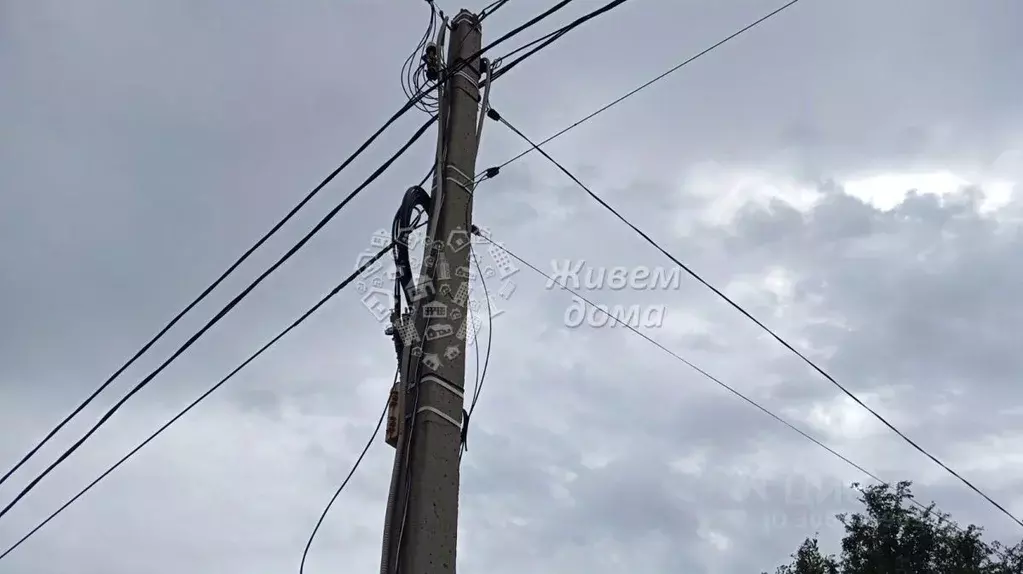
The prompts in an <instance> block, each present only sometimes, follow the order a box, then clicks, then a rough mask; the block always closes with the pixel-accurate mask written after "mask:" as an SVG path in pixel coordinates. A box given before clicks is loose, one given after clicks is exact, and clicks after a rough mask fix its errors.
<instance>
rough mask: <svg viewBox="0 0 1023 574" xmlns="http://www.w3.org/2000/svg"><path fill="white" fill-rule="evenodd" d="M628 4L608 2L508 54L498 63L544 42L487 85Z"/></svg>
mask: <svg viewBox="0 0 1023 574" xmlns="http://www.w3.org/2000/svg"><path fill="white" fill-rule="evenodd" d="M626 2H628V0H613V1H612V2H608V3H607V4H604V5H603V6H601V7H600V8H597V9H596V10H593V11H591V12H589V13H587V14H585V15H584V16H581V17H579V18H577V19H575V20H574V21H572V22H571V23H569V24H567V25H565V26H562V27H561V28H560V29H558V30H555V31H553V32H551V33H549V34H547V35H545V36H541V37H540V38H537V39H536V40H533V41H532V42H529V43H528V44H526V45H524V46H520V47H519V48H517V49H515V50H513V51H512V52H509V53H508V54H505V55H504V56H502V57H501V58H498V61H499V62H500V60H503V59H504V58H507V57H508V56H510V55H511V54H514V53H517V52H519V51H521V50H523V49H525V48H526V47H529V46H531V45H533V44H537V43H540V42H542V43H540V45H539V46H536V47H535V48H533V49H532V50H530V51H529V52H527V53H525V54H523V55H522V56H520V57H518V58H516V59H515V60H514V61H512V62H509V63H508V64H501V68H500V70H498V71H497V72H496V73H495V74H494V77H493V79H490V78H488V79H487V83H489V82H491V81H496V80H497V79H498V78H500V77H501V76H503V75H504V74H506V73H508V72H509V71H511V69H512V68H514V67H515V66H517V65H519V63H520V62H522V61H523V60H526V59H527V58H529V57H531V56H533V55H534V54H536V53H537V52H539V51H540V50H543V49H544V48H546V47H547V46H549V45H551V43H553V42H555V41H557V40H558V39H559V38H561V37H562V36H564V35H565V34H567V33H568V32H571V31H572V30H573V29H575V28H577V27H579V26H581V25H583V24H585V23H586V22H589V21H590V20H592V19H594V18H596V17H597V16H600V15H601V14H604V13H606V12H610V11H611V10H614V9H615V8H617V7H619V6H621V5H622V4H624V3H626ZM502 167H503V166H502Z"/></svg>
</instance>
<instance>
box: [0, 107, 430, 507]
mask: <svg viewBox="0 0 1023 574" xmlns="http://www.w3.org/2000/svg"><path fill="white" fill-rule="evenodd" d="M436 119H437V117H436V116H433V117H431V118H430V119H429V120H427V121H426V122H424V123H423V125H422V126H420V128H419V129H418V130H417V131H416V133H415V134H413V135H412V137H411V138H409V140H408V141H407V142H405V144H404V145H402V147H401V148H400V149H399V150H398V151H397V152H395V154H394V155H392V156H391V157H390V158H389V159H388V160H387V161H385V162H384V163H383V164H382V165H381V166H380V167H378V168H377V169H376V171H374V172H373V173H372V174H371V175H370V176H369V177H368V178H367V179H366V180H365V181H364V182H363V183H362V184H361V185H360V186H359V187H357V188H355V190H354V191H352V192H351V193H350V194H348V196H347V197H346V198H345V199H344V200H342V201H341V203H339V204H337V205H336V206H335V207H334V208H333V209H332V210H331V211H330V212H329V213H327V215H326V216H325V217H324V218H323V219H321V220H320V222H319V223H317V224H316V225H315V226H314V227H313V228H312V229H311V230H310V231H309V232H308V233H307V234H306V235H305V236H304V237H303V238H302V239H301V240H299V241H298V243H296V244H295V245H294V246H293V247H292V248H291V249H289V250H288V251H287V253H285V254H284V255H283V256H282V257H281V258H280V259H278V260H277V262H276V263H274V264H273V265H272V266H271V267H270V268H269V269H267V270H266V271H264V272H263V273H262V274H261V275H260V276H259V277H257V278H256V280H255V281H253V282H252V283H250V284H249V286H248V287H246V288H245V289H244V290H243V291H242V292H241V293H239V294H238V295H237V296H235V298H234V299H232V300H231V302H229V303H228V304H227V305H226V306H224V307H223V308H222V309H221V310H220V311H219V312H218V313H217V314H216V315H215V316H214V317H213V318H212V319H210V320H209V321H208V322H207V323H206V324H205V325H204V326H203V327H202V329H200V330H199V331H198V332H196V333H195V334H194V335H192V336H191V337H189V339H188V340H187V341H185V343H184V344H183V345H181V347H179V348H178V350H177V351H175V352H174V354H172V355H171V356H170V357H169V358H168V359H167V360H165V361H164V362H163V363H162V364H161V365H160V366H159V367H157V368H156V369H155V370H154V371H153V372H151V373H150V374H149V375H147V376H146V378H144V379H142V380H141V381H140V382H139V383H138V384H137V385H135V387H133V388H132V389H131V390H130V391H128V393H127V394H126V395H124V397H122V398H121V399H120V400H119V401H117V403H115V404H114V406H113V407H111V408H110V409H109V410H108V411H107V412H106V413H105V414H104V415H103V416H102V417H101V418H100V419H99V421H98V422H97V423H96V424H95V425H93V426H92V428H90V429H89V431H88V432H86V433H85V435H84V436H82V437H81V438H80V439H78V441H76V442H75V443H74V444H73V445H71V446H70V447H69V448H68V449H66V450H65V451H64V452H63V454H61V455H60V456H59V457H58V458H57V460H56V461H54V462H53V463H52V464H50V466H48V467H47V468H46V469H45V470H44V471H43V472H42V473H41V474H39V475H38V476H36V478H34V479H33V480H32V481H31V482H30V483H29V484H28V486H26V487H25V488H24V489H22V491H21V492H20V493H18V495H17V496H16V497H15V498H14V500H12V501H11V502H10V503H9V504H8V505H7V506H6V507H4V509H3V510H2V511H0V518H2V517H3V516H4V515H6V514H7V513H8V512H10V510H11V509H12V508H13V507H14V505H15V504H17V503H18V502H19V501H20V500H21V499H22V498H24V497H25V495H27V494H28V493H29V492H31V491H32V489H34V488H35V487H36V485H37V484H39V481H41V480H42V479H43V478H44V477H46V475H48V474H49V473H50V472H52V471H53V469H55V468H56V467H57V466H58V465H60V464H61V463H62V462H64V460H66V459H67V458H68V457H69V456H71V454H72V453H73V452H75V451H76V450H78V448H79V447H80V446H82V444H84V443H85V441H86V440H88V439H89V437H91V436H92V435H93V434H94V433H95V432H96V431H97V430H98V429H99V428H100V427H101V426H103V425H104V424H105V423H106V422H107V420H109V419H110V417H112V416H113V415H114V413H115V412H117V411H118V410H119V409H120V408H121V406H122V405H124V403H125V402H127V401H128V399H130V398H131V397H132V396H134V395H135V393H137V392H139V391H140V390H142V388H143V387H145V386H146V385H147V384H149V382H150V381H151V380H153V378H155V377H156V376H157V375H159V374H160V373H161V372H162V371H163V370H164V369H165V368H166V367H167V366H168V365H169V364H170V363H171V362H173V361H174V360H175V359H177V358H178V356H180V355H181V354H182V353H184V352H185V351H186V350H187V349H188V348H189V347H191V346H192V344H193V343H195V342H196V341H197V340H198V339H199V337H201V336H202V335H203V334H205V333H206V331H208V330H209V329H210V328H211V327H212V326H213V325H215V324H216V323H217V322H219V321H220V320H221V319H222V318H223V317H224V316H225V315H227V314H228V313H229V312H230V311H231V310H232V309H234V307H235V306H236V305H238V303H240V302H241V301H242V299H244V298H245V297H246V296H247V295H248V294H249V293H250V292H252V290H253V289H255V288H256V286H257V285H259V284H260V283H261V282H262V281H263V280H264V279H266V278H267V277H268V276H270V274H272V273H273V272H274V271H276V270H277V269H278V268H279V267H280V266H281V265H283V264H284V263H285V262H286V261H287V260H288V259H290V258H291V256H292V255H294V254H295V253H297V252H298V250H299V249H301V248H302V247H303V246H304V245H305V244H306V243H307V242H308V241H309V240H310V239H312V237H313V236H314V235H316V234H317V233H318V232H319V231H320V230H321V229H323V227H324V226H325V225H327V223H328V222H329V221H330V220H331V219H333V218H334V216H335V215H337V214H338V212H340V211H341V209H343V208H344V207H345V206H346V205H347V204H348V202H350V201H351V200H352V199H353V198H354V197H355V196H356V195H358V194H359V193H360V192H361V191H362V190H364V189H365V188H366V187H368V186H369V184H371V183H373V181H374V180H376V179H377V178H378V177H380V175H381V174H382V173H384V171H386V170H387V168H389V167H390V166H391V164H392V163H394V161H395V160H397V159H398V158H399V157H401V155H402V154H404V153H405V151H406V150H408V148H410V147H411V146H412V144H413V143H415V142H416V141H417V140H418V139H419V138H420V137H422V135H423V134H424V133H426V130H427V129H428V128H429V127H430V126H431V125H433V122H434V121H435V120H436Z"/></svg>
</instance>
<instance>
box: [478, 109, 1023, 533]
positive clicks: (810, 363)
mask: <svg viewBox="0 0 1023 574" xmlns="http://www.w3.org/2000/svg"><path fill="white" fill-rule="evenodd" d="M488 115H489V116H490V117H491V118H493V119H495V120H497V121H499V122H501V123H503V124H504V125H505V126H507V127H508V128H509V129H510V130H512V131H513V132H515V133H516V134H517V135H518V136H519V137H521V138H522V139H524V140H525V141H526V142H528V143H529V145H531V146H533V149H535V150H536V151H538V152H540V154H541V155H543V156H544V157H545V158H547V160H548V161H550V162H551V163H553V164H554V165H555V166H556V167H557V168H558V169H559V170H561V172H562V173H564V174H565V175H567V176H568V177H569V178H570V179H571V180H572V181H574V182H575V183H576V185H578V186H579V187H580V188H582V189H583V190H584V191H585V192H586V193H587V194H589V196H590V197H591V198H593V200H594V201H596V202H597V203H599V204H600V205H601V206H602V207H603V208H604V209H607V210H608V211H610V212H611V213H612V214H613V215H614V216H615V217H617V218H618V219H619V220H620V221H621V222H622V223H624V224H625V225H627V226H628V227H629V228H630V229H632V230H633V231H634V232H636V233H637V234H638V235H639V236H640V237H642V238H643V239H644V240H645V241H646V242H647V243H649V244H650V245H651V246H653V247H654V248H655V249H657V250H658V251H660V252H661V254H663V255H664V256H665V257H667V258H668V259H669V260H671V262H672V263H674V264H675V265H678V267H679V268H680V269H682V270H683V271H685V272H686V273H687V274H689V276H690V277H692V278H693V279H695V280H696V281H698V282H699V283H700V284H701V285H703V286H704V287H706V288H707V289H710V290H711V292H713V293H714V294H715V295H717V296H718V297H719V298H720V299H722V300H723V301H725V302H726V303H728V304H729V305H730V306H731V307H732V308H733V309H735V310H736V311H738V312H739V313H741V314H742V315H743V316H744V317H746V318H747V319H749V320H750V321H752V322H753V323H754V324H755V325H757V326H758V327H760V329H762V330H763V331H764V332H765V333H767V334H768V335H770V336H771V338H773V339H774V340H775V341H777V342H778V343H780V344H781V345H782V346H783V347H785V348H786V349H788V350H789V351H790V352H791V353H793V354H794V355H796V356H797V357H799V358H800V359H802V360H803V362H804V363H806V364H807V365H808V366H809V367H810V368H812V369H813V370H814V371H816V372H817V373H818V374H820V375H821V376H822V377H824V378H825V379H826V380H827V381H828V382H830V383H831V384H832V385H834V386H835V387H837V388H838V389H839V390H840V391H842V392H843V393H844V394H845V395H846V396H847V397H849V398H850V399H852V400H853V401H854V402H855V403H856V404H857V405H859V406H860V407H862V408H863V409H864V410H866V411H867V412H868V413H870V414H871V415H872V416H873V417H874V418H875V419H877V420H878V421H880V422H881V423H882V424H884V425H885V426H886V427H888V429H889V430H891V431H892V432H894V433H895V434H896V435H898V436H899V437H900V438H901V439H902V440H903V441H905V442H906V443H907V444H909V445H910V446H911V447H913V448H914V449H916V450H917V451H918V452H920V454H923V455H924V456H926V457H927V458H929V459H931V461H932V462H934V463H935V464H937V465H938V466H940V467H941V468H942V469H944V470H945V471H946V472H948V473H949V474H950V475H952V476H954V477H955V478H957V479H959V481H960V482H962V483H963V484H965V485H966V486H967V487H969V488H970V490H972V491H974V492H975V493H977V494H979V495H980V496H981V497H983V498H984V500H986V501H988V502H989V503H991V505H992V506H994V507H995V508H997V509H998V510H1000V511H1001V512H1002V513H1003V514H1005V515H1006V516H1008V517H1009V518H1011V519H1012V520H1013V521H1014V522H1016V524H1018V525H1020V526H1023V520H1020V519H1019V518H1017V517H1016V516H1015V515H1014V514H1012V513H1011V512H1009V511H1008V510H1007V509H1006V508H1005V507H1004V506H1002V505H1001V504H999V503H998V502H995V500H994V499H993V498H991V497H990V496H988V495H987V494H986V493H985V492H984V491H982V490H980V489H979V488H977V487H976V486H974V485H973V483H972V482H970V481H969V480H967V479H965V478H963V476H962V475H960V474H959V473H958V472H956V471H955V470H953V469H952V468H951V467H949V466H948V465H946V464H945V463H944V462H942V461H941V460H940V459H938V457H936V456H934V455H933V454H931V453H930V452H929V451H927V450H926V449H924V448H923V447H921V446H920V445H918V444H917V443H916V442H915V441H913V439H911V438H909V437H908V436H906V434H905V433H903V432H902V431H901V430H899V429H898V428H896V427H895V425H893V424H892V423H890V422H888V419H886V418H885V417H883V416H882V415H881V414H879V413H878V412H877V411H875V410H874V409H872V408H871V407H869V406H867V404H866V403H864V402H863V401H862V400H860V398H859V397H858V396H856V394H855V393H853V392H852V391H850V390H849V389H848V388H846V387H845V386H844V385H842V384H841V383H839V382H838V381H837V380H836V379H835V378H834V377H832V376H831V375H830V374H829V373H828V372H827V371H825V370H824V369H823V368H821V367H820V366H818V365H817V363H815V362H814V361H813V360H811V359H810V358H809V357H807V356H806V355H805V354H803V353H802V352H800V351H799V350H797V349H796V348H795V347H793V346H792V345H791V344H789V342H788V341H786V340H785V339H783V338H782V337H781V336H780V335H778V334H777V333H775V332H774V331H773V330H772V329H771V328H770V327H768V326H767V325H765V324H764V323H762V322H761V321H760V320H759V319H757V318H756V317H754V316H753V315H752V314H751V313H750V312H749V311H747V310H746V309H744V308H743V307H742V306H741V305H739V304H738V303H736V302H735V301H734V300H733V299H732V298H730V297H729V296H728V295H725V294H724V292H722V291H721V290H719V289H718V288H717V287H714V286H713V285H711V284H710V283H709V282H708V281H707V280H705V279H704V278H703V277H702V276H700V275H699V274H698V273H696V271H693V270H692V269H691V268H690V267H689V266H687V265H686V264H685V263H683V262H682V261H681V260H679V259H678V258H677V257H675V256H674V255H672V254H671V253H670V252H668V251H667V250H666V249H664V248H663V247H661V245H660V244H659V243H657V242H656V241H654V240H653V239H652V238H651V237H650V236H649V235H647V234H646V233H644V232H643V231H642V230H641V229H640V228H638V227H636V226H635V225H634V224H633V223H632V222H630V221H629V220H628V219H626V218H625V217H624V216H623V215H622V214H621V213H619V212H618V211H617V210H616V209H615V208H613V207H611V206H610V205H608V203H607V202H606V201H604V200H603V199H601V198H600V196H598V195H597V194H596V193H594V192H593V191H592V190H591V189H590V188H589V187H587V186H586V184H584V183H583V182H582V181H580V180H579V178H577V177H576V176H575V175H573V174H572V172H570V171H569V170H568V169H566V168H565V166H563V165H561V163H559V162H558V161H557V160H556V159H554V158H553V157H551V155H550V154H548V153H547V152H546V151H544V149H543V148H541V147H540V146H539V145H538V144H536V143H534V142H533V140H531V139H529V137H527V136H526V135H525V134H524V133H522V132H521V131H519V130H518V128H516V127H515V126H513V125H511V124H510V123H508V120H506V119H504V118H502V117H501V115H500V114H499V113H498V112H497V111H496V110H494V109H493V108H491V109H490V111H489V112H488Z"/></svg>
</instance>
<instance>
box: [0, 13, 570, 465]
mask: <svg viewBox="0 0 1023 574" xmlns="http://www.w3.org/2000/svg"><path fill="white" fill-rule="evenodd" d="M572 1H573V0H561V1H560V2H558V3H557V4H555V5H554V6H552V7H551V8H549V9H547V10H545V11H544V12H542V13H540V14H539V15H537V16H534V17H533V18H531V19H530V20H528V21H526V22H525V23H523V24H520V25H519V26H517V27H515V28H514V29H512V30H511V31H509V32H508V33H506V34H504V35H503V36H501V37H500V38H498V39H497V40H495V41H493V42H491V43H490V44H488V45H487V46H485V47H483V48H481V49H480V50H479V51H477V53H476V54H474V55H473V56H472V57H470V58H468V59H467V62H471V61H473V60H474V59H475V58H477V57H478V56H480V55H481V54H483V53H485V52H486V51H488V50H490V49H493V48H495V47H497V46H499V45H500V44H502V43H504V42H505V41H507V40H508V39H510V38H512V37H514V36H516V35H518V34H519V33H521V32H523V31H524V30H526V29H528V28H530V27H532V26H534V25H536V24H537V23H539V22H541V21H542V20H544V19H545V18H547V17H549V16H550V15H552V14H554V13H556V12H557V11H559V10H561V9H562V8H564V7H565V6H567V5H568V4H569V3H571V2H572ZM467 62H460V63H458V64H457V65H456V66H454V67H453V68H451V69H449V70H447V71H446V72H445V74H444V75H443V76H442V77H441V78H439V79H438V81H437V82H434V83H433V84H432V85H429V86H427V87H425V88H423V89H422V90H420V91H419V93H418V94H416V95H415V96H414V97H413V98H411V99H409V101H407V102H406V103H405V104H403V105H402V107H401V108H400V109H399V110H398V111H397V112H395V113H394V114H393V115H392V116H391V117H390V118H388V119H387V121H385V122H384V124H383V125H382V126H381V127H380V128H378V129H377V131H376V132H374V133H373V134H372V135H371V136H370V137H369V138H368V139H367V140H366V141H365V142H363V144H362V145H360V146H359V147H358V148H357V149H356V150H355V151H354V152H353V153H352V154H351V155H350V156H349V157H348V158H347V159H346V160H345V161H344V162H342V163H341V165H340V166H338V167H337V168H336V169H335V170H334V171H333V172H331V173H330V174H329V175H328V176H327V177H326V178H324V179H323V180H322V181H321V182H320V183H319V184H318V185H317V186H316V187H314V188H313V189H312V190H311V191H310V192H309V193H308V194H306V196H305V197H304V198H302V200H301V201H299V202H298V204H296V205H295V206H294V207H293V208H292V209H291V211H289V212H288V213H287V214H286V215H285V216H284V218H282V219H281V220H280V221H278V222H277V223H276V224H274V226H273V227H272V228H271V229H270V230H269V231H268V232H267V233H265V234H264V235H263V236H262V237H261V238H260V239H259V240H258V241H256V243H255V244H253V245H252V246H251V247H250V248H249V249H248V250H246V251H245V252H244V253H243V254H242V255H241V256H240V257H239V258H238V259H237V260H236V261H235V262H234V263H232V264H231V265H230V266H229V267H228V268H227V270H226V271H224V272H223V273H222V274H221V275H220V276H219V277H218V278H217V279H216V280H214V281H213V282H212V283H211V284H210V285H209V286H207V287H206V289H204V290H203V291H202V292H201V293H200V294H199V295H198V296H197V297H196V298H195V299H194V300H192V302H190V303H189V304H188V305H186V306H185V307H184V309H182V310H181V311H179V312H178V313H177V315H175V316H174V317H173V318H172V319H171V320H170V321H169V322H168V323H167V324H166V325H164V327H163V328H161V329H160V331H158V332H157V334H156V335H154V336H153V337H152V338H151V339H150V340H149V341H148V342H147V343H146V344H145V345H143V346H142V347H141V348H140V349H139V350H138V351H137V352H136V353H135V354H134V355H132V357H131V358H129V359H128V360H127V361H126V362H125V363H124V364H123V365H122V366H121V367H120V368H118V369H117V370H116V371H115V372H114V373H113V374H112V375H110V376H109V377H108V378H107V379H106V381H104V382H103V383H102V384H101V385H100V386H99V387H98V388H97V389H96V390H94V391H93V392H92V393H91V394H90V395H89V396H88V397H86V399H85V400H84V401H82V403H80V404H79V405H78V406H77V407H75V409H74V410H73V411H72V412H71V413H70V414H68V415H67V416H66V417H64V419H62V420H61V422H59V423H58V424H57V425H56V426H55V427H53V428H52V429H51V430H50V431H48V433H47V434H46V436H44V437H43V438H42V439H41V440H40V441H39V442H38V443H37V444H36V445H35V446H33V447H32V448H31V449H30V450H29V451H28V452H27V453H26V454H25V455H24V456H22V458H21V459H19V460H18V462H16V463H15V464H14V466H13V467H11V468H10V469H9V470H8V471H7V472H6V473H4V475H3V476H2V477H0V485H2V484H3V483H4V482H6V481H7V479H9V478H10V477H11V475H13V474H14V473H15V472H17V471H18V469H20V468H21V467H22V466H24V465H25V463H27V462H28V461H29V460H30V459H31V458H32V457H33V456H35V455H36V454H37V453H38V452H39V450H40V449H42V447H43V446H44V445H46V444H47V443H48V442H49V441H50V440H51V439H52V438H53V437H54V436H55V435H56V434H57V433H58V432H60V431H61V430H62V429H63V428H64V427H65V426H67V424H68V423H69V422H70V421H71V420H72V419H73V418H75V417H76V416H78V415H79V414H81V412H82V411H83V410H85V408H86V407H87V406H88V405H89V404H91V403H92V402H93V401H94V400H95V399H96V397H98V396H99V395H100V394H101V393H102V392H103V391H104V390H105V389H106V388H108V387H109V386H110V385H111V384H112V383H113V381H114V380H115V379H117V377H119V376H120V375H121V374H122V373H124V371H125V370H127V369H128V368H129V367H130V366H131V365H133V364H134V363H135V361H137V360H138V359H139V358H140V357H141V356H142V355H143V354H145V353H146V352H147V351H148V350H149V349H150V348H152V346H153V345H154V344H155V343H156V342H157V341H158V340H160V339H161V338H162V337H163V336H164V335H165V334H166V333H167V332H168V331H169V330H170V329H171V328H172V327H174V325H176V324H177V323H178V322H179V321H180V320H181V318H182V317H184V316H185V315H186V314H187V313H188V312H190V311H191V310H192V309H194V308H195V306H196V305H198V304H199V303H200V302H202V301H203V300H204V299H205V298H206V297H207V296H208V295H209V294H210V293H211V292H212V291H213V290H214V289H216V288H217V287H218V286H219V285H220V284H221V283H223V281H224V280H225V279H226V278H227V277H228V276H229V275H231V274H232V273H233V272H234V271H235V270H236V269H237V268H238V267H239V266H240V265H241V264H242V263H243V262H244V261H246V260H247V259H248V258H249V257H250V256H251V255H252V253H254V252H255V251H256V250H257V249H259V248H260V247H261V246H262V245H263V244H264V243H266V241H267V240H269V239H270V237H272V236H273V235H274V234H276V233H277V231H278V230H279V229H280V228H281V227H283V226H284V224H286V223H287V222H288V221H290V220H291V219H292V218H293V217H294V216H295V214H296V213H298V212H299V211H300V210H301V209H302V208H303V207H304V206H305V205H306V204H307V203H309V201H310V200H312V198H313V197H314V196H316V195H317V194H318V193H319V192H320V191H321V190H322V189H323V188H324V187H326V185H327V184H328V183H330V182H331V181H332V180H333V179H334V178H335V177H337V175H338V174H339V173H341V172H342V171H343V170H344V169H346V168H347V167H348V166H349V165H350V164H351V163H352V162H353V161H355V159H356V158H357V157H358V156H359V155H361V154H362V152H364V151H365V150H366V149H367V148H368V147H369V146H370V145H371V144H372V143H373V142H374V141H376V139H377V138H379V137H380V135H381V134H383V132H384V131H386V130H387V128H389V127H390V126H391V125H393V124H394V122H396V121H397V120H398V119H399V118H400V117H402V116H403V115H405V114H406V113H408V111H409V110H411V109H412V108H413V107H415V106H416V104H417V103H418V102H419V101H421V100H422V99H423V98H425V97H427V95H429V94H431V93H432V92H433V91H434V90H436V89H437V87H438V86H440V85H442V84H443V83H445V82H446V81H447V80H449V79H450V78H451V77H452V76H453V75H454V74H456V73H457V72H458V71H459V70H461V69H462V67H463V66H465V65H466V63H467Z"/></svg>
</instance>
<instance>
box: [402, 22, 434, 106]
mask: <svg viewBox="0 0 1023 574" xmlns="http://www.w3.org/2000/svg"><path fill="white" fill-rule="evenodd" d="M429 4H430V23H429V24H428V25H427V27H426V31H425V32H423V37H422V38H421V39H420V40H419V43H418V44H417V45H416V48H415V50H413V51H412V53H411V54H409V57H408V58H407V59H406V60H405V63H404V64H403V65H402V66H401V89H402V91H404V92H405V95H406V96H407V97H408V99H409V100H412V99H415V97H416V95H417V94H420V93H422V92H423V88H425V87H426V86H427V85H428V82H429V81H430V78H429V77H428V76H427V65H426V47H427V45H429V43H430V38H431V37H432V36H433V35H434V34H436V33H437V23H438V21H439V22H442V23H443V21H444V14H443V12H442V13H440V14H439V17H438V13H437V7H436V6H434V4H433V2H429ZM434 79H436V78H434ZM415 106H416V108H417V109H420V110H422V111H424V112H427V113H431V114H432V113H436V111H437V108H438V106H439V100H438V96H437V92H436V91H434V90H430V91H429V92H427V95H426V96H424V97H423V98H422V99H421V100H420V101H418V102H416V104H415Z"/></svg>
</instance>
